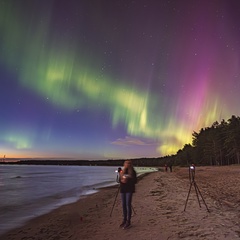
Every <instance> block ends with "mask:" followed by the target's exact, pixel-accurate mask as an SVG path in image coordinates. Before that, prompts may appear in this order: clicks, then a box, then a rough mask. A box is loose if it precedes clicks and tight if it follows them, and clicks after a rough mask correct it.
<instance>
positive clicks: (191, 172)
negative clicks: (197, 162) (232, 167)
mask: <svg viewBox="0 0 240 240" xmlns="http://www.w3.org/2000/svg"><path fill="white" fill-rule="evenodd" d="M189 180H190V183H191V184H190V188H189V191H188V195H187V199H186V203H185V207H184V211H185V210H186V207H187V202H188V198H189V195H190V192H191V189H192V185H193V186H194V188H195V192H196V195H197V199H198V204H199V207H200V208H201V204H200V199H199V195H200V196H201V198H202V201H203V203H204V205H205V206H206V208H207V211H208V212H209V209H208V207H207V204H206V202H205V200H204V198H203V196H202V194H201V192H200V190H199V188H198V186H197V183H196V182H195V166H194V165H191V166H190V167H189ZM198 194H199V195H198Z"/></svg>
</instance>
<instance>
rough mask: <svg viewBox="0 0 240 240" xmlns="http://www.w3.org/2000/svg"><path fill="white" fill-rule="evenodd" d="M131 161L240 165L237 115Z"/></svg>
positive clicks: (115, 163) (50, 162) (111, 162)
mask: <svg viewBox="0 0 240 240" xmlns="http://www.w3.org/2000/svg"><path fill="white" fill-rule="evenodd" d="M124 160H125V159H119V160H95V161H88V160H20V161H17V162H14V164H41V165H85V166H86V165H87V166H89V165H98V166H122V165H123V162H124ZM131 160H132V162H133V164H134V166H156V167H158V166H159V167H162V166H164V165H165V164H167V165H175V166H188V165H190V164H195V165H205V166H206V165H230V164H240V117H236V116H234V115H233V116H232V117H231V118H230V119H228V120H227V121H226V120H222V121H221V123H218V122H214V123H213V124H212V126H210V127H206V128H202V129H201V130H200V131H199V132H195V131H194V132H193V134H192V144H186V145H185V146H184V147H183V148H182V149H180V150H179V151H178V152H177V153H176V154H175V155H171V156H164V157H158V158H139V159H131ZM1 163H2V164H4V162H1Z"/></svg>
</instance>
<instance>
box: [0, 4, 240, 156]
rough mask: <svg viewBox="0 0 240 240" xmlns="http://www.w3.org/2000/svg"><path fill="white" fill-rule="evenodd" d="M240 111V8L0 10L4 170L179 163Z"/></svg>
mask: <svg viewBox="0 0 240 240" xmlns="http://www.w3.org/2000/svg"><path fill="white" fill-rule="evenodd" d="M239 104H240V1H239V0H225V1H223V0H169V1H167V0H136V1H131V0H55V1H54V0H52V1H51V0H41V1H40V0H0V158H2V157H3V156H4V155H5V156H6V157H7V158H8V157H9V158H10V157H23V158H25V157H26V158H39V157H40V158H72V159H121V158H137V157H161V156H166V155H169V154H175V153H176V152H177V151H178V150H179V149H181V148H182V147H183V146H184V145H185V144H188V143H191V142H192V133H193V131H196V132H198V131H199V130H200V129H201V128H204V127H208V126H211V125H212V123H213V122H215V121H219V122H220V121H221V120H222V119H225V120H227V119H229V118H230V117H231V116H232V115H236V116H239V115H240V106H239Z"/></svg>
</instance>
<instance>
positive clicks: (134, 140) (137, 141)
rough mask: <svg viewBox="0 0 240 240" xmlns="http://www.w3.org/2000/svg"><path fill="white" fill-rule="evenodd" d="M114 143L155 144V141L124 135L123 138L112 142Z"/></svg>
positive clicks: (125, 144) (129, 144) (131, 144)
mask: <svg viewBox="0 0 240 240" xmlns="http://www.w3.org/2000/svg"><path fill="white" fill-rule="evenodd" d="M111 144H114V145H121V146H133V145H134V146H150V145H151V146H153V145H156V143H155V142H150V141H149V140H143V139H139V138H134V137H129V136H126V137H125V138H118V139H117V140H116V141H114V142H112V143H111Z"/></svg>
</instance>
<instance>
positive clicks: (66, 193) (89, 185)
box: [0, 165, 156, 235]
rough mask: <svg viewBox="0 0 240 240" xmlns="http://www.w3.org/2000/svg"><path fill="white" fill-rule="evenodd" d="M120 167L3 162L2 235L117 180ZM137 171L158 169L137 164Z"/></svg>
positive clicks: (0, 169)
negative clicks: (140, 166) (10, 163)
mask: <svg viewBox="0 0 240 240" xmlns="http://www.w3.org/2000/svg"><path fill="white" fill-rule="evenodd" d="M116 169H117V167H100V166H55V165H54V166H52V165H0V235H1V234H3V233H4V232H6V231H8V230H10V229H12V228H15V227H18V226H21V225H23V224H24V223H25V222H26V221H27V220H30V219H32V218H35V217H37V216H39V215H42V214H44V213H47V212H49V211H51V210H53V209H55V208H57V207H59V206H61V205H64V204H68V203H72V202H75V201H77V200H78V199H79V198H80V197H81V196H84V195H88V194H92V193H94V192H96V191H97V190H98V189H99V188H101V187H106V186H111V185H115V184H116V176H117V173H116ZM135 169H136V171H137V174H138V175H139V174H141V173H144V172H151V171H156V169H154V168H135Z"/></svg>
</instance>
